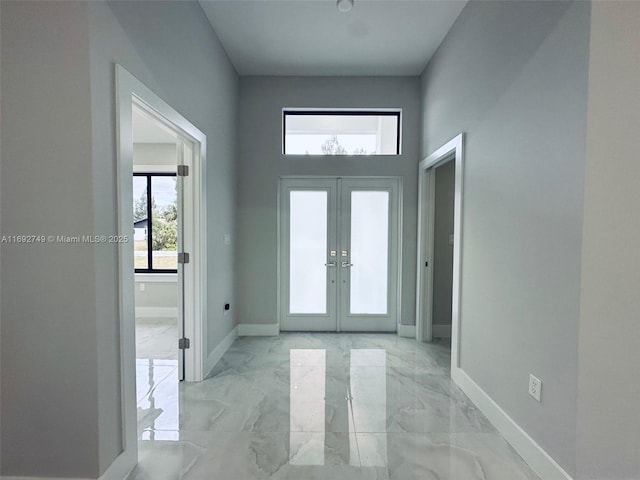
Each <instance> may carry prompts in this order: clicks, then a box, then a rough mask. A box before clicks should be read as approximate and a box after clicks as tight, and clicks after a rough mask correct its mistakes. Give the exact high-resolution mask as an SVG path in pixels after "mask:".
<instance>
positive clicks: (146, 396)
mask: <svg viewBox="0 0 640 480" xmlns="http://www.w3.org/2000/svg"><path fill="white" fill-rule="evenodd" d="M175 368H176V369H177V368H178V367H175ZM171 373H172V372H169V373H168V374H167V375H166V376H165V377H164V378H163V379H162V380H160V381H159V382H157V383H156V384H155V385H153V386H152V387H151V388H150V389H149V391H148V392H147V393H145V394H144V397H142V399H141V400H140V401H139V402H138V403H136V407H138V406H139V405H140V404H141V403H142V402H144V401H145V400H147V399H148V398H149V396H151V394H152V393H154V392H155V391H156V390H157V389H158V387H160V384H161V383H162V382H164V381H165V380H167V378H168V377H169V375H171ZM176 383H177V384H178V386H179V385H180V381H179V380H176ZM178 395H180V391H179V390H178Z"/></svg>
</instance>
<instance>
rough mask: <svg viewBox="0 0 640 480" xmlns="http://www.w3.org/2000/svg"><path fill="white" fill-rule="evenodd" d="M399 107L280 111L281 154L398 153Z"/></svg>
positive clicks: (345, 154)
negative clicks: (389, 108)
mask: <svg viewBox="0 0 640 480" xmlns="http://www.w3.org/2000/svg"><path fill="white" fill-rule="evenodd" d="M401 114H402V112H401V110H399V109H396V110H366V109H361V110H321V109H316V110H302V109H293V108H291V109H287V108H285V109H284V110H283V111H282V127H283V129H282V131H283V135H282V152H283V154H284V155H344V156H353V155H400V144H401V142H400V132H401V124H402V118H401Z"/></svg>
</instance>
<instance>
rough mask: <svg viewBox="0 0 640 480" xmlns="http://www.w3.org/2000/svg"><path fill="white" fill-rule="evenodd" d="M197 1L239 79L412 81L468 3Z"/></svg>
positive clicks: (450, 0) (448, 0)
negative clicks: (347, 5) (347, 7)
mask: <svg viewBox="0 0 640 480" xmlns="http://www.w3.org/2000/svg"><path fill="white" fill-rule="evenodd" d="M354 1H355V5H354V7H353V9H352V10H351V11H350V12H347V13H342V12H340V11H338V9H337V8H336V2H335V0H200V4H201V5H202V9H203V10H204V12H205V14H206V15H207V17H208V18H209V21H210V22H211V25H213V28H214V30H215V31H216V33H217V35H218V38H219V39H220V41H221V42H222V44H223V46H224V48H225V50H226V51H227V54H228V55H229V57H230V58H231V61H232V62H233V64H234V66H235V68H236V70H237V71H238V73H239V74H240V75H310V76H311V75H313V76H316V75H318V76H320V75H419V74H420V73H422V70H423V69H424V67H425V66H426V64H427V62H428V61H429V59H430V58H431V56H432V55H433V54H434V52H435V51H436V49H437V48H438V46H439V45H440V43H441V42H442V40H443V38H444V37H445V35H446V34H447V32H448V31H449V29H450V28H451V25H453V22H454V21H455V20H456V18H457V17H458V15H459V14H460V11H461V10H462V8H463V7H464V6H465V4H466V2H467V0H354Z"/></svg>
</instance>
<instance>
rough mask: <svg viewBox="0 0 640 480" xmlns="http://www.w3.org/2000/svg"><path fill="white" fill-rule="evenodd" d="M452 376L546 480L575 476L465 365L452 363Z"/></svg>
mask: <svg viewBox="0 0 640 480" xmlns="http://www.w3.org/2000/svg"><path fill="white" fill-rule="evenodd" d="M451 378H452V379H453V381H454V382H456V384H457V385H458V386H459V387H460V388H461V389H462V391H463V392H464V393H465V394H466V395H467V396H468V397H469V399H470V400H471V401H472V402H473V403H474V404H475V405H476V406H477V407H478V408H479V409H480V411H481V412H482V413H483V414H484V415H485V416H486V417H487V418H488V419H489V421H490V422H491V423H492V424H493V426H494V427H496V429H498V431H499V432H500V434H502V436H503V437H504V438H505V439H506V440H507V442H509V444H510V445H511V446H512V447H513V448H514V449H515V451H516V452H518V454H519V455H520V456H521V457H522V458H523V460H524V461H525V462H527V464H528V465H529V466H530V467H531V468H532V469H533V471H534V472H536V474H538V476H539V477H540V478H541V479H542V480H572V478H571V476H570V475H569V474H568V473H567V472H565V471H564V470H563V468H562V467H561V466H560V465H558V463H557V462H556V461H555V460H554V459H553V458H551V457H550V456H549V454H548V453H547V452H545V451H544V450H543V448H542V447H541V446H540V445H538V444H537V443H536V442H535V440H533V439H532V438H531V437H530V436H529V435H528V434H527V432H525V431H524V430H523V429H522V427H520V425H518V424H517V423H516V422H515V421H514V420H513V419H512V418H511V417H510V416H509V415H508V414H507V413H506V412H505V411H504V410H503V409H502V408H500V406H499V405H498V404H497V403H496V402H495V401H494V400H493V399H492V398H491V397H490V396H489V395H487V393H486V392H485V391H484V390H482V388H480V387H479V386H478V384H477V383H475V382H474V381H473V380H472V379H471V377H469V375H467V374H466V373H465V372H464V371H463V370H462V369H460V368H458V367H452V369H451Z"/></svg>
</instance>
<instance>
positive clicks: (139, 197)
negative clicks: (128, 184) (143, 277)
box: [133, 177, 149, 270]
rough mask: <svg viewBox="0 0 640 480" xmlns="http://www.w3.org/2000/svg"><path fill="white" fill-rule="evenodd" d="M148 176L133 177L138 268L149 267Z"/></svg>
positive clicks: (134, 236)
mask: <svg viewBox="0 0 640 480" xmlns="http://www.w3.org/2000/svg"><path fill="white" fill-rule="evenodd" d="M148 223H149V222H148V220H147V177H133V255H134V256H133V259H134V260H133V262H134V266H135V268H136V269H145V270H146V269H148V268H149V264H148V256H149V252H148V251H147V233H148Z"/></svg>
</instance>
